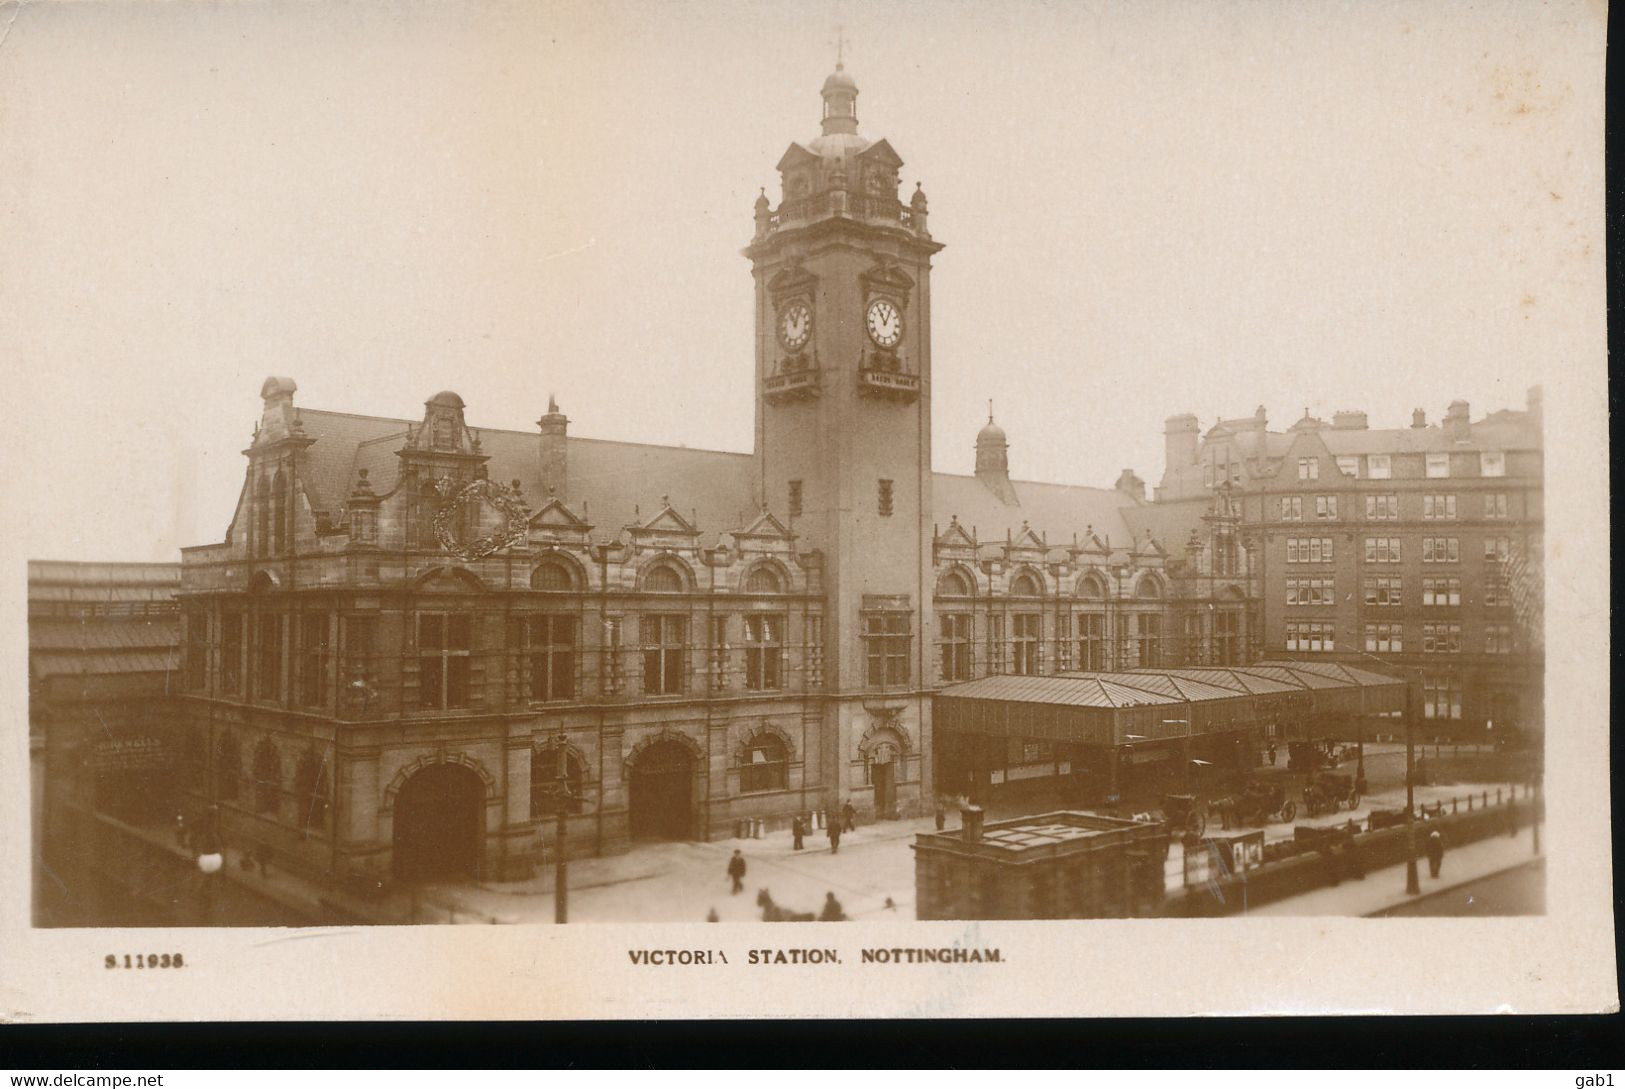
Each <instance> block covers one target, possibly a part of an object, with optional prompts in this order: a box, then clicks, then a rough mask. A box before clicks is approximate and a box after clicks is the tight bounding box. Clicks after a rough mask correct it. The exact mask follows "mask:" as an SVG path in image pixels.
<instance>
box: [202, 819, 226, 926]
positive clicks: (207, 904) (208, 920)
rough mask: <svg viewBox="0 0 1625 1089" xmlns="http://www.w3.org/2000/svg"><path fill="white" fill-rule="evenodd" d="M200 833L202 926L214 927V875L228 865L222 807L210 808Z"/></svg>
mask: <svg viewBox="0 0 1625 1089" xmlns="http://www.w3.org/2000/svg"><path fill="white" fill-rule="evenodd" d="M200 831H201V833H202V834H201V835H200V836H199V842H198V845H197V851H198V855H197V868H198V872H199V873H201V874H202V875H203V880H202V882H201V884H200V886H199V887H200V890H201V900H202V912H203V922H202V925H204V926H212V925H213V924H214V918H213V916H214V903H213V901H214V883H215V876H214V875H215V874H217V873H219V872H220V871H221V870H222V869H223V868H224V867H225V865H226V854H225V851H224V850H223V849H222V848H221V846H220V807H219V806H218V805H215V806H210V807H209V815H208V818H207V819H206V820H205V822H204V826H203V828H202V829H201V830H200Z"/></svg>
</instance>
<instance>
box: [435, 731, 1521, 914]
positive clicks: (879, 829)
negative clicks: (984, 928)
mask: <svg viewBox="0 0 1625 1089" xmlns="http://www.w3.org/2000/svg"><path fill="white" fill-rule="evenodd" d="M1369 763H1370V757H1369V754H1368V764H1369ZM1497 789H1498V787H1497V785H1496V784H1482V783H1455V784H1443V785H1437V786H1425V787H1417V788H1416V800H1417V803H1418V804H1420V805H1433V804H1434V803H1436V802H1444V803H1445V808H1446V810H1447V811H1448V810H1449V808H1450V805H1449V801H1450V799H1451V798H1453V797H1454V798H1458V799H1464V798H1465V797H1466V795H1467V794H1469V793H1471V794H1474V795H1479V796H1481V795H1482V794H1483V793H1484V792H1485V791H1488V793H1489V795H1490V798H1491V799H1492V800H1493V799H1494V797H1495V791H1496V790H1497ZM1499 789H1502V790H1504V789H1506V787H1505V784H1501V785H1500V787H1499ZM1404 806H1405V791H1404V787H1403V786H1399V787H1390V788H1386V789H1382V790H1378V791H1377V792H1376V793H1374V794H1372V795H1370V796H1369V797H1367V798H1365V799H1363V800H1362V801H1361V804H1360V806H1359V807H1358V808H1357V809H1355V810H1353V811H1350V810H1340V811H1338V812H1337V813H1333V814H1325V815H1322V816H1320V817H1316V818H1313V819H1309V818H1300V819H1299V820H1298V821H1297V822H1296V824H1308V825H1315V826H1326V825H1338V824H1343V823H1345V822H1347V821H1348V820H1350V819H1354V820H1364V819H1365V818H1366V817H1367V816H1368V815H1369V813H1370V811H1371V810H1372V809H1373V808H1376V809H1399V810H1403V809H1404ZM1461 807H1462V809H1464V810H1465V808H1466V803H1465V801H1463V802H1462V803H1461ZM957 827H958V821H957V819H956V818H953V817H950V819H949V828H950V829H953V828H957ZM1294 827H1295V825H1294V824H1285V823H1280V824H1271V825H1267V826H1265V828H1264V835H1265V840H1266V842H1273V841H1276V840H1282V839H1291V838H1292V836H1293V828H1294ZM935 828H936V825H935V821H934V819H933V818H931V817H921V818H916V819H911V820H899V821H881V822H878V823H874V824H868V825H860V826H859V827H858V829H857V830H856V831H854V832H851V833H848V834H847V835H845V836H843V837H842V839H841V849H840V852H839V853H838V854H833V853H831V852H830V849H829V841H828V839H826V838H825V836H824V833H823V832H822V831H818V832H815V833H813V834H811V835H809V836H807V837H806V838H805V840H804V843H805V848H806V849H805V850H802V851H795V850H793V849H792V846H791V840H790V835H789V833H788V832H779V833H775V834H773V835H772V836H770V837H768V838H765V839H724V840H715V841H712V842H709V843H657V844H644V845H639V846H637V847H634V848H633V849H632V850H630V851H628V852H626V853H625V854H621V855H613V856H609V857H605V858H589V859H579V860H575V861H572V862H570V863H569V864H568V878H569V902H568V908H569V912H568V915H569V921H570V922H621V923H624V922H687V921H695V922H698V921H701V920H704V919H705V918H706V917H707V915H708V913H709V912H711V911H713V910H714V911H715V912H716V914H717V918H718V921H720V922H747V921H750V922H754V921H759V920H760V919H761V909H760V908H759V907H758V905H757V902H756V898H757V894H758V892H759V891H760V890H762V889H764V888H765V889H767V890H768V892H769V893H770V895H771V896H772V899H773V901H774V902H775V903H776V904H779V905H780V906H782V907H785V908H787V909H789V910H792V911H802V912H807V911H811V912H817V911H819V910H820V909H821V908H822V906H823V903H824V897H825V895H826V894H827V893H831V892H833V893H834V894H835V898H836V899H837V900H838V901H839V902H840V904H841V906H842V908H843V909H844V911H845V912H846V914H847V915H848V916H849V917H851V918H856V919H868V920H877V921H878V920H885V919H912V918H914V852H913V851H912V850H910V845H911V844H912V843H913V842H914V836H915V834H916V833H919V832H930V831H935ZM1217 830H1218V829H1217V822H1215V823H1214V825H1213V826H1212V827H1210V831H1217ZM1245 830H1246V829H1238V830H1237V831H1245ZM1502 842H1511V841H1510V840H1504V841H1503V840H1494V841H1490V843H1491V847H1490V848H1489V851H1488V853H1489V854H1493V853H1494V851H1495V848H1494V846H1493V845H1494V844H1495V843H1502ZM1519 842H1522V843H1523V848H1522V851H1523V853H1522V854H1521V855H1519V856H1518V859H1517V860H1518V861H1523V860H1526V859H1527V858H1528V857H1529V854H1530V848H1529V844H1528V836H1527V834H1525V835H1524V836H1523V837H1522V839H1521V840H1520V841H1519ZM1476 846H1478V845H1476V844H1475V845H1469V846H1466V847H1461V848H1459V849H1456V850H1454V851H1452V852H1451V854H1450V855H1448V856H1447V857H1446V860H1445V864H1446V872H1447V873H1449V872H1450V871H1451V870H1452V869H1453V867H1454V866H1461V867H1463V868H1464V869H1465V868H1467V867H1472V868H1473V870H1474V872H1475V873H1479V875H1480V876H1481V875H1482V874H1481V873H1480V871H1481V870H1482V866H1481V865H1480V864H1479V863H1478V862H1477V861H1475V860H1476V859H1477V858H1478V855H1479V854H1480V853H1485V852H1474V853H1469V852H1473V848H1474V847H1476ZM736 848H737V849H739V850H740V851H741V852H742V853H743V854H744V856H745V863H746V867H747V868H746V873H745V888H744V891H743V892H741V893H740V894H738V895H734V894H733V893H731V892H730V882H729V880H728V877H727V866H728V859H729V858H730V857H731V856H732V854H733V852H734V850H735V849H736ZM1496 857H1500V856H1499V855H1496ZM1456 858H1459V859H1461V861H1460V862H1455V863H1453V862H1452V859H1456ZM1512 864H1513V863H1512V862H1507V863H1506V865H1512ZM1426 869H1427V867H1426V865H1425V864H1424V865H1423V872H1424V873H1425V872H1426ZM1166 879H1167V882H1168V885H1167V887H1168V891H1169V892H1170V893H1172V892H1177V891H1179V890H1180V889H1182V888H1183V884H1184V859H1183V852H1182V850H1181V847H1180V845H1179V843H1178V842H1177V841H1175V842H1174V843H1173V844H1172V846H1171V847H1170V850H1169V857H1168V862H1167V869H1166ZM553 883H554V872H553V868H552V867H551V866H549V867H546V868H545V869H543V870H542V871H540V872H539V873H538V874H537V875H536V877H534V878H532V879H530V880H527V881H515V882H502V883H496V882H483V883H480V884H478V885H467V884H442V885H429V886H426V887H424V888H423V889H422V890H421V895H422V901H423V904H424V905H425V906H427V905H436V908H435V910H436V911H437V912H438V916H437V918H436V921H452V920H453V919H454V920H455V921H458V922H469V923H476V922H491V921H496V922H504V923H507V922H522V923H549V922H552V921H553ZM1361 884H1362V883H1361V882H1344V883H1343V884H1342V885H1340V886H1338V887H1335V888H1331V889H1327V890H1322V891H1324V892H1327V893H1330V895H1329V896H1327V897H1326V898H1325V899H1323V900H1310V901H1306V902H1305V903H1303V904H1299V902H1298V899H1297V898H1295V899H1294V900H1291V901H1286V903H1287V904H1294V905H1297V908H1296V909H1295V912H1296V913H1301V914H1328V915H1363V914H1367V913H1369V912H1370V911H1376V910H1379V909H1381V908H1382V907H1384V906H1389V902H1388V901H1387V900H1381V901H1380V902H1378V901H1371V906H1369V907H1367V906H1366V905H1367V902H1368V897H1365V896H1362V895H1361V894H1360V889H1359V887H1358V886H1360V885H1361ZM1380 884H1381V881H1379V880H1378V879H1377V878H1376V876H1375V874H1373V875H1370V876H1368V877H1367V878H1366V881H1365V882H1364V885H1365V887H1367V888H1376V887H1377V886H1378V885H1380ZM1390 884H1391V883H1390ZM1397 887H1398V888H1399V889H1401V890H1403V888H1404V881H1403V876H1401V878H1400V880H1399V883H1398V885H1397ZM1311 895H1318V894H1311ZM888 898H889V899H890V900H891V904H892V906H890V907H887V905H886V901H887V899H888ZM1271 910H1274V911H1275V913H1281V912H1280V911H1279V906H1278V905H1271ZM1286 913H1288V914H1291V913H1294V911H1288V912H1286ZM420 917H422V918H424V919H425V921H427V919H428V918H429V914H428V913H424V914H422V915H421V916H420Z"/></svg>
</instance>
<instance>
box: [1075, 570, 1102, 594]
mask: <svg viewBox="0 0 1625 1089" xmlns="http://www.w3.org/2000/svg"><path fill="white" fill-rule="evenodd" d="M1078 596H1079V597H1087V598H1103V597H1105V596H1106V584H1105V583H1104V582H1101V581H1100V576H1099V575H1097V574H1095V573H1094V572H1090V573H1089V574H1086V575H1084V576H1082V577H1081V578H1079V579H1078Z"/></svg>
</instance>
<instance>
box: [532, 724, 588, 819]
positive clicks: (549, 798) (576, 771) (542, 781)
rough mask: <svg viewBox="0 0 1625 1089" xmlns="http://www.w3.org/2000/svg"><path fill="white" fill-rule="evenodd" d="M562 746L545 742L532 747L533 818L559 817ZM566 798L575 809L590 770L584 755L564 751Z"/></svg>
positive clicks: (569, 808)
mask: <svg viewBox="0 0 1625 1089" xmlns="http://www.w3.org/2000/svg"><path fill="white" fill-rule="evenodd" d="M559 770H560V769H559V746H558V745H557V744H556V743H555V744H548V745H544V746H542V747H541V748H538V749H531V750H530V816H531V819H532V820H536V819H539V818H541V817H552V816H556V815H557V814H558V811H559ZM563 771H564V788H565V795H564V801H565V806H566V809H568V810H570V811H572V812H574V811H575V810H576V807H577V806H578V805H579V804H580V799H581V797H582V788H583V784H584V783H585V781H586V778H587V774H586V773H587V769H586V767H585V766H584V765H583V764H582V762H581V758H580V757H579V756H577V755H576V754H575V753H573V752H571V751H570V750H569V749H565V750H564V768H563Z"/></svg>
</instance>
